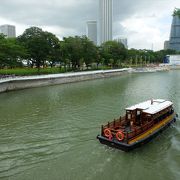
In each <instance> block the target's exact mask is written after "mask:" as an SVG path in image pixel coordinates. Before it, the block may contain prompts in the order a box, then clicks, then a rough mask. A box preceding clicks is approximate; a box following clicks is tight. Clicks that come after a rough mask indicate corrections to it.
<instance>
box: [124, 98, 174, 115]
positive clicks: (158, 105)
mask: <svg viewBox="0 0 180 180" xmlns="http://www.w3.org/2000/svg"><path fill="white" fill-rule="evenodd" d="M172 105H173V103H172V102H171V101H167V100H164V99H152V100H148V101H145V102H142V103H139V104H136V105H134V106H131V107H128V108H126V110H127V111H133V110H136V109H140V110H142V111H143V112H144V113H147V114H156V113H157V112H159V111H162V110H163V109H165V108H167V107H170V106H172Z"/></svg>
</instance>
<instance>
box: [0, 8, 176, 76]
mask: <svg viewBox="0 0 180 180" xmlns="http://www.w3.org/2000/svg"><path fill="white" fill-rule="evenodd" d="M178 12H179V10H178V11H176V13H178ZM170 54H178V52H176V51H174V50H161V51H157V52H154V51H151V50H146V49H140V50H137V49H129V50H128V49H126V48H125V47H124V45H123V44H122V43H119V42H116V41H108V42H105V43H104V44H102V45H101V46H95V45H94V44H93V42H91V41H90V40H89V39H88V38H87V37H86V36H82V37H80V36H75V37H66V38H64V39H63V40H62V41H59V39H58V38H57V37H56V36H55V35H54V34H52V33H50V32H46V31H43V30H42V29H40V28H38V27H31V28H28V29H26V30H25V32H24V33H23V34H22V35H21V36H19V37H17V38H6V37H5V36H4V35H3V34H0V69H2V70H0V74H3V73H5V74H17V75H32V74H38V73H39V74H43V73H45V74H46V73H60V72H66V71H71V70H73V71H79V70H92V69H110V68H119V67H136V66H145V65H147V64H150V63H156V64H157V63H162V62H163V58H164V57H165V56H166V55H170ZM24 62H28V64H27V66H28V68H23V69H22V68H21V69H19V67H22V66H23V63H24ZM55 65H57V66H59V67H58V68H55V67H54V66H55ZM17 67H18V69H17ZM29 67H33V68H29ZM34 67H36V68H34ZM45 67H51V68H45ZM10 68H11V69H10ZM12 68H15V70H13V69H12Z"/></svg>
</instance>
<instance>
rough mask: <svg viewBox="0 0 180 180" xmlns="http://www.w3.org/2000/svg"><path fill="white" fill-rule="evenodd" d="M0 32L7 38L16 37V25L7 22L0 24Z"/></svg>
mask: <svg viewBox="0 0 180 180" xmlns="http://www.w3.org/2000/svg"><path fill="white" fill-rule="evenodd" d="M0 33H2V34H4V35H5V36H6V37H8V38H10V37H16V27H15V26H12V25H8V24H5V25H1V26H0Z"/></svg>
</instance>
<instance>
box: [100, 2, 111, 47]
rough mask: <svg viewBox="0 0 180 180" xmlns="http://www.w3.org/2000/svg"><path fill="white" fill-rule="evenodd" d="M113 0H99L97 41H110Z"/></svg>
mask: <svg viewBox="0 0 180 180" xmlns="http://www.w3.org/2000/svg"><path fill="white" fill-rule="evenodd" d="M112 19H113V0H99V41H100V44H102V43H104V42H106V41H111V40H112Z"/></svg>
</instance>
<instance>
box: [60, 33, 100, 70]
mask: <svg viewBox="0 0 180 180" xmlns="http://www.w3.org/2000/svg"><path fill="white" fill-rule="evenodd" d="M61 44H62V56H63V62H64V63H65V65H66V64H67V60H69V63H70V64H72V68H73V69H74V70H76V69H80V67H81V66H82V65H83V63H85V65H86V67H88V66H90V65H91V63H92V62H93V61H94V60H95V59H96V57H97V47H96V46H95V45H94V44H93V42H91V41H90V40H89V39H88V38H87V37H86V36H82V37H79V36H75V37H68V38H64V39H63V42H62V43H61Z"/></svg>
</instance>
